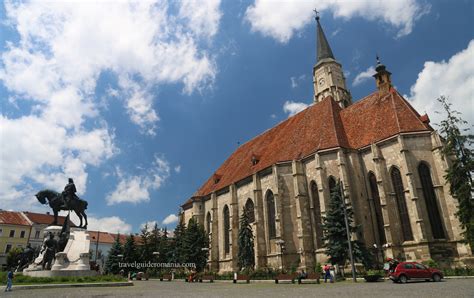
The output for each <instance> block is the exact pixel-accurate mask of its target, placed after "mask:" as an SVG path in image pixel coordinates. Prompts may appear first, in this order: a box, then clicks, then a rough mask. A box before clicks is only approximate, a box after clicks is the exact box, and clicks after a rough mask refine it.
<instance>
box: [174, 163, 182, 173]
mask: <svg viewBox="0 0 474 298" xmlns="http://www.w3.org/2000/svg"><path fill="white" fill-rule="evenodd" d="M174 171H175V172H176V173H178V174H179V173H181V165H177V166H175V167H174Z"/></svg>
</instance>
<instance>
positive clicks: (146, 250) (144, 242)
mask: <svg viewBox="0 0 474 298" xmlns="http://www.w3.org/2000/svg"><path fill="white" fill-rule="evenodd" d="M140 240H141V245H140V262H148V261H150V262H151V261H153V249H154V248H153V247H152V244H153V243H152V233H151V232H150V229H149V227H148V223H145V225H144V226H143V228H142V229H141V231H140Z"/></svg>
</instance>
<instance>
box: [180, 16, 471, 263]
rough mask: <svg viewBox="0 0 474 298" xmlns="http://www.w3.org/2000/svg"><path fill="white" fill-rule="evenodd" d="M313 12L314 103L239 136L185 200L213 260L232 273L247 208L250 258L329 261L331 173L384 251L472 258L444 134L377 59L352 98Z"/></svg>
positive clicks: (362, 234)
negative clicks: (371, 87)
mask: <svg viewBox="0 0 474 298" xmlns="http://www.w3.org/2000/svg"><path fill="white" fill-rule="evenodd" d="M316 19H317V36H318V41H317V63H316V65H315V66H314V68H313V85H314V86H313V87H314V98H313V101H314V102H313V104H311V105H310V106H309V107H307V108H306V109H304V110H303V111H301V112H299V113H298V114H296V115H294V116H292V117H289V118H288V119H286V120H285V121H283V122H281V123H279V124H278V125H277V126H275V127H273V128H271V129H269V130H267V131H265V132H263V133H262V134H260V135H258V136H257V137H255V138H253V139H252V140H250V141H248V142H247V143H245V144H243V145H241V146H240V147H239V148H238V149H237V150H236V151H235V152H234V153H232V154H231V155H230V157H229V158H228V159H227V160H225V161H224V163H223V164H222V165H221V166H220V167H219V168H218V169H216V171H215V172H214V173H213V174H212V175H211V177H209V179H208V180H207V181H205V182H204V184H203V185H202V186H201V187H200V188H199V189H198V190H197V191H196V192H195V194H194V195H193V196H192V197H191V198H189V199H188V200H187V201H185V202H184V204H183V205H182V206H181V207H182V212H181V214H180V220H181V221H182V222H183V223H184V224H187V223H188V221H189V220H190V219H191V218H194V219H196V220H197V221H198V222H199V223H201V224H203V225H204V227H205V229H206V231H207V232H208V233H209V234H210V237H211V244H210V254H209V266H210V268H211V270H213V271H220V272H235V271H236V270H238V266H237V252H238V247H237V237H238V227H239V216H240V215H241V212H242V210H243V208H246V209H247V210H248V211H249V212H250V214H251V220H252V229H253V233H254V236H255V264H256V267H257V268H264V267H272V268H275V269H278V268H280V269H281V268H286V269H289V268H291V267H292V266H294V265H295V264H297V266H298V267H299V268H304V269H307V270H308V269H309V270H313V269H314V268H315V265H316V263H317V262H319V263H324V262H326V261H327V259H328V257H327V255H326V254H325V248H324V243H323V240H322V228H321V223H322V218H323V217H324V216H325V214H326V210H327V208H328V206H329V201H330V195H331V192H332V191H334V187H335V185H336V183H337V181H340V182H341V184H342V185H343V189H344V193H345V195H346V203H347V204H348V206H350V207H351V208H352V210H353V212H354V224H355V225H357V226H359V227H361V229H360V231H359V232H357V233H355V234H354V235H353V238H354V239H357V240H360V241H362V242H363V243H365V245H366V247H370V248H372V247H374V248H375V254H376V255H377V257H378V258H379V259H382V258H383V256H385V257H392V258H402V259H406V260H426V259H434V260H436V261H438V262H440V263H441V264H442V265H446V266H449V265H452V264H454V263H456V262H462V261H463V260H468V259H471V260H473V258H472V253H471V250H470V249H469V248H468V247H466V245H465V244H462V243H461V232H462V229H461V227H460V224H459V221H458V219H457V218H456V217H455V216H453V214H454V213H455V212H456V207H455V206H456V201H455V199H454V198H453V197H452V196H451V195H450V194H449V186H448V185H446V180H445V179H444V173H445V170H446V169H447V167H448V163H449V160H445V159H444V158H443V156H442V154H441V148H442V145H443V143H442V139H441V138H440V136H439V135H438V133H437V132H436V131H435V130H433V128H432V127H431V126H430V124H429V117H428V116H427V115H420V114H419V113H418V112H417V111H416V110H415V109H414V108H413V107H412V106H411V105H410V103H409V102H408V101H407V100H406V99H404V98H403V96H402V95H401V94H400V93H398V92H397V90H396V89H395V88H394V87H393V85H392V83H391V73H390V72H389V71H388V70H387V68H386V67H385V65H383V64H382V63H381V62H380V60H379V59H378V57H377V65H376V69H375V70H376V73H375V74H374V79H375V85H376V87H377V90H376V91H375V92H373V93H372V94H370V95H368V96H366V97H364V98H362V99H360V100H358V101H355V102H353V100H352V97H351V94H350V91H349V90H348V88H347V86H346V83H345V78H344V75H343V70H342V66H341V64H340V63H339V62H338V61H337V60H336V59H335V58H334V55H333V53H332V50H331V48H330V46H329V43H328V41H327V39H326V37H325V35H324V32H323V29H322V27H321V24H320V22H319V17H317V18H316Z"/></svg>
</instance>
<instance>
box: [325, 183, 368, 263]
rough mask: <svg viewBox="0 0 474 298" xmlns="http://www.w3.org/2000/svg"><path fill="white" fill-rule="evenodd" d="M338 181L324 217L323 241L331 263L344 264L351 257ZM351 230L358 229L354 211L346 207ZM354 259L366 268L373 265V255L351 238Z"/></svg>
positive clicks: (352, 231)
mask: <svg viewBox="0 0 474 298" xmlns="http://www.w3.org/2000/svg"><path fill="white" fill-rule="evenodd" d="M340 187H341V186H340V182H338V183H337V184H336V186H335V188H334V190H332V191H331V199H330V202H329V208H328V210H327V212H326V216H325V217H323V223H322V228H323V241H324V242H325V246H326V254H327V255H328V256H329V261H330V262H331V264H336V265H344V264H345V263H346V261H347V260H348V258H349V250H348V241H347V230H346V223H345V220H344V208H345V206H344V205H345V204H344V201H343V198H342V195H341V191H340V189H341V188H340ZM346 212H347V220H348V223H349V232H350V233H351V234H352V233H354V232H356V231H357V230H358V228H357V227H354V226H353V222H354V220H353V212H352V209H351V208H347V209H346ZM351 244H352V252H353V256H354V260H355V261H356V262H361V263H363V264H364V266H365V267H366V268H369V267H370V266H371V261H372V260H371V259H372V258H371V256H370V253H369V252H368V250H367V249H366V248H365V246H364V245H363V243H361V242H359V241H355V240H351Z"/></svg>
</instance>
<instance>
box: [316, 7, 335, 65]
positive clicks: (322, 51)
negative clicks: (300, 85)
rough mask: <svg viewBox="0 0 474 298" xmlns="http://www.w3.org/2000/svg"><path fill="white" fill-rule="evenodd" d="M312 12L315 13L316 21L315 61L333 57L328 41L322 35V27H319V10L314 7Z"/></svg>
mask: <svg viewBox="0 0 474 298" xmlns="http://www.w3.org/2000/svg"><path fill="white" fill-rule="evenodd" d="M314 12H315V13H316V17H315V19H316V23H317V27H318V29H317V34H318V37H317V40H318V41H317V47H316V48H317V58H318V60H317V62H319V61H321V60H322V59H326V58H330V59H335V58H334V55H333V53H332V50H331V47H330V46H329V42H328V40H327V39H326V35H324V31H323V28H322V27H321V23H320V22H319V12H318V11H317V10H316V9H315V10H314Z"/></svg>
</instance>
